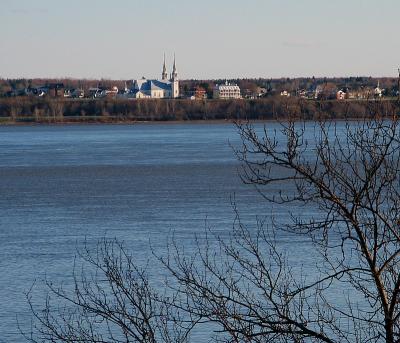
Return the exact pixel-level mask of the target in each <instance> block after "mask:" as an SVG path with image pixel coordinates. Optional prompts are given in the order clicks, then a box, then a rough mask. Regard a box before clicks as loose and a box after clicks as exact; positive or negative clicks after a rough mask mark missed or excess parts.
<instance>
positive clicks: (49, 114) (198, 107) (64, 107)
mask: <svg viewBox="0 0 400 343" xmlns="http://www.w3.org/2000/svg"><path fill="white" fill-rule="evenodd" d="M399 110H400V106H399V103H398V102H397V101H396V100H345V101H343V100H342V101H340V100H308V99H299V98H286V97H271V98H265V99H257V100H244V99H240V100H200V101H192V100H167V99H165V100H162V99H159V100H127V99H102V100H93V99H84V100H82V99H61V98H60V99H45V98H44V99H40V98H30V97H16V98H3V99H0V124H7V125H11V124H32V123H36V124H52V123H53V124H54V123H62V124H75V123H78V124H81V123H85V124H86V123H111V124H119V123H123V124H129V123H138V122H186V121H190V122H196V121H199V122H204V121H212V122H218V121H221V122H226V121H234V120H251V121H253V120H260V121H265V120H282V119H286V118H289V117H291V118H295V119H305V120H315V119H321V118H322V119H352V118H360V117H361V118H365V117H375V116H383V117H391V116H393V115H395V114H398V113H399Z"/></svg>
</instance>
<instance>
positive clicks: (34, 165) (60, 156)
mask: <svg viewBox="0 0 400 343" xmlns="http://www.w3.org/2000/svg"><path fill="white" fill-rule="evenodd" d="M268 125H269V126H271V129H274V128H277V125H278V124H274V123H271V124H268ZM239 144H240V138H239V136H238V134H237V130H236V128H235V126H234V125H232V124H229V123H226V124H137V125H54V126H3V127H0V342H2V343H3V342H21V341H22V340H23V339H22V337H21V336H20V334H19V330H18V327H17V318H18V319H19V322H20V323H21V326H22V327H24V328H26V327H27V325H29V309H28V306H27V302H26V299H25V295H24V294H25V293H26V292H27V291H28V290H29V289H30V287H31V286H32V284H33V283H34V282H35V284H36V286H35V289H38V291H40V290H41V287H42V286H41V285H43V280H44V279H45V277H46V278H47V279H49V280H52V281H53V282H54V283H61V282H63V280H65V278H67V277H68V276H70V275H71V272H72V267H73V262H74V257H75V255H76V249H77V247H79V246H81V245H82V244H83V242H84V240H85V239H86V240H87V241H88V242H89V244H95V242H96V241H97V240H98V239H100V238H102V237H104V236H106V237H116V238H118V239H120V240H124V242H125V245H126V246H127V247H128V248H129V249H130V250H131V251H132V252H133V253H134V254H135V256H136V258H137V261H138V262H139V263H140V262H143V263H144V262H145V261H146V260H147V259H148V258H149V256H150V248H149V246H150V244H149V242H151V244H152V245H153V248H155V249H160V251H162V249H164V248H165V242H166V239H167V237H168V236H169V235H170V234H171V232H174V234H175V237H177V238H178V240H179V242H180V243H181V244H183V245H184V246H185V247H186V248H187V249H189V251H190V248H191V247H192V246H193V247H194V236H195V234H196V233H199V232H202V231H203V230H204V227H205V222H207V225H209V226H211V227H212V228H213V230H216V231H217V232H219V233H221V234H225V233H228V232H229V230H230V229H231V227H232V223H233V220H234V218H235V214H234V211H233V209H232V205H231V199H232V197H233V196H235V199H236V202H237V206H238V209H239V211H241V212H242V213H243V217H244V218H245V220H248V221H249V222H251V221H254V220H255V216H256V215H262V214H264V213H267V212H268V211H269V209H268V207H267V204H266V203H265V202H264V201H263V200H262V198H261V196H260V195H259V194H258V193H257V192H255V190H254V188H253V187H252V186H248V185H243V184H242V183H241V181H240V179H239V177H238V167H239V164H238V162H237V160H236V158H235V156H234V153H233V148H232V147H235V146H236V147H238V146H239ZM307 256H309V254H304V255H303V256H302V258H301V259H302V260H303V261H305V262H307V258H311V257H307ZM154 273H155V274H157V271H153V274H154ZM160 273H161V272H160Z"/></svg>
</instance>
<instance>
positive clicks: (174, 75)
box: [171, 54, 178, 81]
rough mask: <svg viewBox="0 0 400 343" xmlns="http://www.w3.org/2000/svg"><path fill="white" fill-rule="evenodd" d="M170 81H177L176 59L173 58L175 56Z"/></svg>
mask: <svg viewBox="0 0 400 343" xmlns="http://www.w3.org/2000/svg"><path fill="white" fill-rule="evenodd" d="M171 79H172V80H173V81H175V80H177V79H178V71H177V69H176V57H175V54H174V65H173V67H172V77H171Z"/></svg>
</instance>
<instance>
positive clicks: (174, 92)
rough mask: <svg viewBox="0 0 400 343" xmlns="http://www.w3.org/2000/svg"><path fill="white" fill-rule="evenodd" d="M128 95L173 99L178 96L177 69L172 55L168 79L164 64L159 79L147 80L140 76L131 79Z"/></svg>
mask: <svg viewBox="0 0 400 343" xmlns="http://www.w3.org/2000/svg"><path fill="white" fill-rule="evenodd" d="M128 97H130V98H136V99H146V98H148V99H165V98H167V99H175V98H178V97H179V80H178V71H177V68H176V60H175V57H174V64H173V67H172V73H171V75H170V78H169V79H168V74H167V67H166V64H165V56H164V64H163V69H162V75H161V80H148V79H146V78H142V79H140V80H134V81H133V87H132V89H131V90H130V92H129V94H128Z"/></svg>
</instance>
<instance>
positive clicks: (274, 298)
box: [31, 116, 400, 343]
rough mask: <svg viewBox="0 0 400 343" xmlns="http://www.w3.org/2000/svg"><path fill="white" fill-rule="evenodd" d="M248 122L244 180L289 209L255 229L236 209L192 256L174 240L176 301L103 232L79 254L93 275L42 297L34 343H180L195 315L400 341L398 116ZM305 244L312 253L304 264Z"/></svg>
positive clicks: (234, 336) (249, 328) (263, 337)
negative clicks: (225, 233)
mask: <svg viewBox="0 0 400 343" xmlns="http://www.w3.org/2000/svg"><path fill="white" fill-rule="evenodd" d="M238 130H239V133H240V135H241V137H242V142H243V145H242V146H241V148H240V149H238V151H237V156H238V158H239V160H240V161H241V163H242V167H243V168H242V172H241V177H242V179H243V181H244V182H245V183H248V184H250V185H254V186H255V187H256V189H257V190H258V192H259V193H260V194H261V195H262V197H263V198H264V199H265V201H266V202H267V203H268V204H270V205H271V206H272V207H271V209H272V211H276V210H277V209H278V208H280V206H283V212H281V213H285V216H284V217H283V216H280V217H279V216H277V218H276V219H274V218H273V219H272V220H270V218H269V217H266V218H265V220H260V221H258V222H257V228H256V229H255V230H253V229H250V228H248V227H246V225H244V224H243V222H242V220H241V218H240V215H239V211H238V210H236V213H237V217H236V221H235V223H234V227H233V231H232V232H231V235H230V238H229V239H226V238H218V237H216V236H214V235H212V236H209V235H207V236H206V237H205V238H204V237H203V238H202V237H199V238H198V241H197V251H196V252H195V253H193V252H192V251H191V252H190V254H187V253H186V252H185V250H184V249H183V248H182V246H180V245H179V244H177V243H175V242H174V240H172V244H170V245H169V254H168V256H164V257H163V256H161V257H159V260H160V261H161V262H162V263H163V265H164V266H165V268H166V269H167V270H168V271H169V272H170V273H171V275H172V277H173V278H172V282H171V283H170V284H169V287H170V288H169V294H173V298H167V297H161V296H160V295H159V293H157V292H155V291H154V290H153V288H152V287H150V284H149V281H148V279H147V277H146V274H145V273H144V272H143V271H142V270H141V269H139V268H138V267H137V266H136V265H135V264H134V263H133V260H132V258H131V257H130V256H129V255H128V254H127V253H126V251H125V249H124V248H123V247H122V246H121V245H119V244H118V243H112V244H111V245H110V243H107V242H103V245H100V246H99V248H98V250H97V251H96V253H95V254H94V255H93V254H92V253H90V252H89V251H87V253H86V254H84V255H83V256H84V258H85V260H86V261H87V262H89V264H90V265H92V266H94V267H95V268H94V270H95V271H96V272H95V273H94V274H92V273H88V272H87V271H85V270H83V272H82V273H81V274H80V278H78V277H77V276H76V275H75V276H74V290H73V292H72V294H71V293H69V292H67V291H64V290H63V289H62V288H55V287H54V286H53V285H52V284H51V283H48V287H49V290H50V295H52V296H53V297H54V296H55V299H54V300H53V299H52V298H48V300H47V302H46V305H45V311H43V312H38V311H37V310H36V309H35V308H34V306H33V305H32V311H33V313H34V316H35V317H36V319H37V324H36V327H35V330H36V331H35V330H34V331H35V332H36V333H38V334H39V336H36V337H38V338H32V339H31V340H32V341H33V342H38V341H50V342H78V341H81V342H120V341H121V342H122V341H124V342H157V341H162V342H184V341H185V340H187V339H188V332H190V330H191V329H192V328H193V327H194V326H196V325H198V324H199V323H200V324H199V325H204V324H203V323H205V324H206V325H209V326H208V327H207V330H208V331H214V332H215V337H214V338H215V340H216V341H226V342H238V343H239V342H260V343H261V342H360V343H361V342H387V343H394V342H399V341H400V325H399V317H400V308H399V293H400V264H399V262H400V255H399V254H400V231H399V225H400V213H399V212H400V174H399V172H400V165H399V164H400V139H399V138H400V127H399V122H398V120H397V117H396V116H394V117H393V118H391V119H378V118H376V119H373V120H365V121H358V122H344V123H334V122H319V123H316V124H310V123H302V122H292V121H289V122H288V123H286V124H282V129H281V130H280V131H279V130H278V131H271V130H268V129H267V128H264V130H259V129H257V128H254V127H253V126H252V125H250V124H241V125H238ZM310 132H311V134H310ZM310 209H312V210H310ZM282 234H284V235H287V237H289V238H290V239H293V243H292V244H291V245H286V246H282V244H281V243H280V239H281V237H282ZM216 238H217V239H216ZM296 238H297V239H298V240H299V241H300V242H299V243H297V242H296V241H295V240H294V239H296ZM288 247H289V248H288ZM299 247H302V249H303V256H304V255H305V254H308V255H310V256H311V257H312V259H313V260H314V261H315V264H313V265H308V266H302V263H294V262H296V261H293V257H292V251H294V250H296V249H297V248H299ZM298 257H299V255H297V258H298ZM303 267H304V268H305V269H303ZM313 267H314V269H311V268H313ZM307 268H308V269H307ZM307 270H308V271H310V270H311V273H307V272H306V271H307ZM102 278H104V279H102ZM103 281H105V283H103ZM53 301H57V302H56V303H57V304H59V303H60V302H59V301H61V304H64V303H65V306H61V307H60V305H58V307H56V308H54V307H53V305H52V304H54V302H53ZM31 304H32V302H31ZM184 324H187V326H186V325H184Z"/></svg>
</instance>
